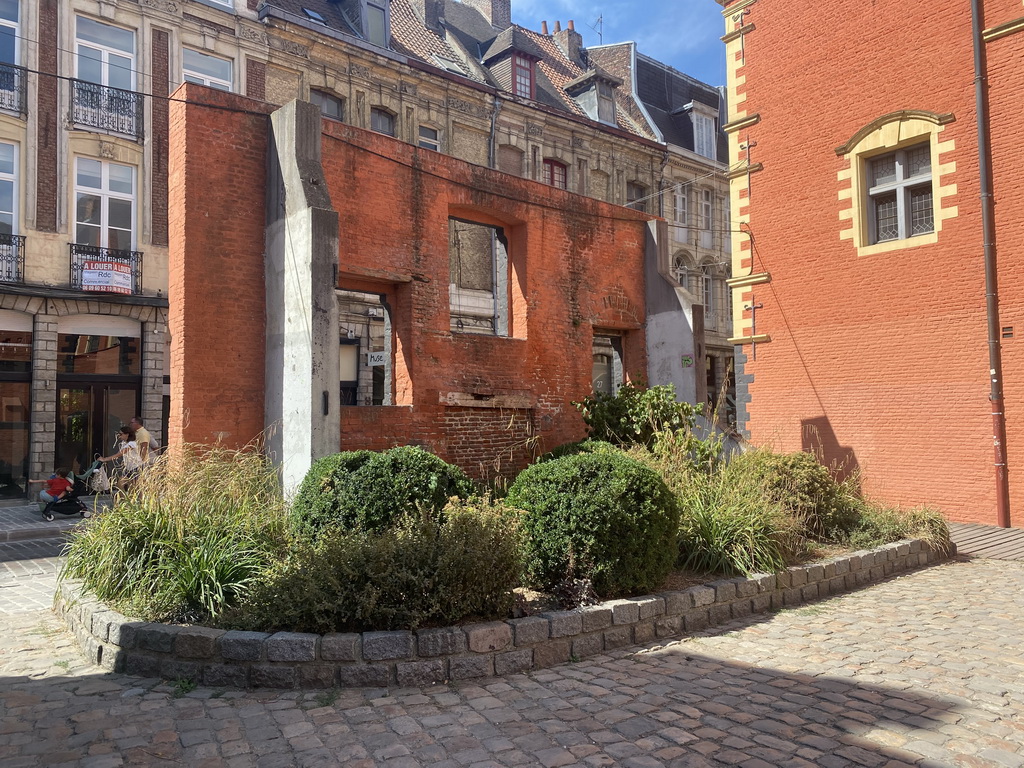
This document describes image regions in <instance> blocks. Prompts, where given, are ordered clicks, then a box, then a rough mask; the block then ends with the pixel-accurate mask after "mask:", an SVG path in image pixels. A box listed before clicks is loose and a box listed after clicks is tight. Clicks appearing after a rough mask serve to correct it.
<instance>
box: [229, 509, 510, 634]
mask: <svg viewBox="0 0 1024 768" xmlns="http://www.w3.org/2000/svg"><path fill="white" fill-rule="evenodd" d="M522 551H523V550H522V529H521V527H520V513H519V512H518V511H517V510H512V509H509V508H507V507H505V506H504V505H502V504H501V503H500V502H493V501H491V500H489V499H471V500H468V501H464V500H461V499H458V498H453V499H452V500H451V501H450V502H449V503H448V504H447V505H446V506H445V508H444V509H443V510H441V511H440V512H432V511H430V510H428V509H426V508H421V509H420V510H419V511H416V512H412V513H405V514H402V515H400V516H399V517H398V518H396V519H395V520H394V521H393V522H392V524H391V525H390V526H389V527H387V528H384V529H381V530H370V529H367V528H356V529H345V528H341V527H338V526H334V527H329V528H325V529H324V530H323V531H321V533H320V535H318V536H316V537H314V538H307V539H302V540H298V541H296V542H295V545H294V546H293V548H292V549H291V551H290V552H289V554H288V555H287V556H286V557H284V558H282V559H281V560H280V561H279V562H277V563H276V564H275V565H274V566H273V567H272V568H270V569H268V570H267V572H266V573H265V574H264V576H263V578H262V579H261V580H260V582H259V584H258V585H257V587H256V588H255V589H254V590H253V591H252V593H251V594H250V595H249V596H248V597H247V599H246V601H245V604H244V605H243V606H242V607H241V609H240V610H239V611H236V612H235V613H234V614H233V615H232V616H231V617H229V618H228V619H227V621H226V625H227V626H235V627H239V628H244V629H259V630H287V631H294V632H317V633H325V632H361V631H365V630H395V629H409V630H412V629H416V628H418V627H423V626H435V625H446V624H453V623H455V622H458V621H462V620H465V619H470V618H472V619H480V620H488V619H495V618H505V617H506V616H508V614H509V612H510V611H511V608H512V605H513V601H514V589H515V588H516V587H517V586H518V585H519V582H520V577H521V573H522Z"/></svg>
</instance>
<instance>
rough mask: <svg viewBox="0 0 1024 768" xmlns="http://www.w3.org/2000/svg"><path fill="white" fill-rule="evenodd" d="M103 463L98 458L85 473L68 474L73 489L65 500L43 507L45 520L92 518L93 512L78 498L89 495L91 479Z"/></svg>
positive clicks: (57, 500)
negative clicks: (62, 517)
mask: <svg viewBox="0 0 1024 768" xmlns="http://www.w3.org/2000/svg"><path fill="white" fill-rule="evenodd" d="M102 463H103V462H101V461H100V460H99V457H98V456H97V458H96V460H95V461H94V462H93V463H92V464H90V465H89V467H88V468H87V469H86V470H85V471H84V472H79V473H78V474H77V475H76V474H75V473H73V472H71V473H69V474H68V479H69V480H71V483H72V488H71V490H70V491H68V493H67V495H66V496H65V497H64V498H63V499H56V500H54V501H51V502H48V503H47V504H46V506H45V507H43V512H42V514H43V519H44V520H46V521H47V522H51V521H52V520H53V519H54V518H55V517H56V516H57V515H81V516H82V517H92V510H91V509H89V507H88V505H87V504H86V503H85V502H84V501H82V500H81V499H80V498H78V497H79V496H80V495H81V494H83V493H86V494H87V493H89V492H90V488H89V479H90V478H91V477H92V475H93V473H94V472H96V471H98V470H99V468H100V465H101V464H102Z"/></svg>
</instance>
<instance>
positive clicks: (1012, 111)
mask: <svg viewBox="0 0 1024 768" xmlns="http://www.w3.org/2000/svg"><path fill="white" fill-rule="evenodd" d="M985 5H986V6H988V8H989V18H988V19H987V20H986V26H994V25H996V24H999V23H1002V22H1005V21H1009V20H1010V19H1011V18H1016V17H1020V16H1021V15H1022V8H1021V6H1020V3H1019V2H1016V1H1015V0H1013V1H1011V0H988V1H987V2H986V3H985ZM736 6H737V3H729V4H728V6H727V8H726V11H727V13H728V12H729V11H730V9H731V8H734V7H736ZM748 10H749V13H747V15H746V17H745V19H744V21H745V23H746V24H753V25H754V29H753V31H750V32H749V33H748V34H746V35H745V38H744V46H743V48H744V58H743V59H742V61H743V65H742V66H741V67H740V68H739V70H738V74H739V75H740V76H741V77H744V78H745V83H744V84H743V85H741V86H740V87H739V92H740V93H745V94H746V97H747V98H746V101H745V102H743V108H744V109H745V110H746V112H747V114H748V115H753V114H758V115H760V118H761V119H760V122H758V123H757V124H756V125H753V126H751V127H749V128H744V129H742V130H741V131H740V137H741V139H742V141H745V142H746V141H749V142H755V143H756V146H753V147H752V148H751V160H752V162H755V163H763V165H764V170H763V171H760V172H757V173H754V174H752V177H751V191H750V198H749V201H748V205H747V207H746V209H741V210H745V212H747V213H749V215H750V231H751V233H752V235H753V240H754V243H755V246H754V248H753V251H752V253H753V263H752V264H749V263H748V264H747V265H745V266H749V267H751V268H752V269H753V271H754V272H762V271H765V272H769V273H770V274H771V282H770V283H768V284H765V285H758V286H755V287H753V288H752V289H745V291H744V293H743V296H742V301H743V303H744V304H748V303H750V301H751V296H756V301H757V302H758V303H761V304H763V308H762V309H760V310H759V311H758V314H757V328H756V332H757V333H758V334H761V333H764V334H769V335H770V336H771V341H770V343H766V344H761V345H758V347H757V360H756V361H753V360H752V359H751V354H750V353H751V348H750V346H749V345H747V346H745V347H744V350H743V351H744V353H746V362H745V365H744V370H743V374H744V375H746V376H748V377H752V378H751V379H750V380H749V383H748V388H749V394H750V398H751V399H750V402H749V404H748V405H747V408H748V411H749V421H748V423H747V425H746V426H747V428H748V429H749V432H750V436H751V439H752V440H753V441H754V442H755V443H760V444H771V445H774V446H775V447H777V448H779V449H782V450H799V449H805V450H807V449H819V450H822V451H823V453H824V457H825V459H826V460H827V461H835V462H841V463H843V464H844V465H845V466H847V467H850V468H858V469H859V470H860V471H861V472H862V476H863V485H864V490H865V491H866V493H867V494H868V495H870V496H874V497H877V498H880V499H883V500H885V501H888V502H891V503H894V504H896V503H898V504H902V505H917V504H932V505H935V506H937V507H939V508H940V509H942V510H943V511H944V512H945V513H946V514H947V515H948V517H949V518H950V519H951V520H958V521H976V522H985V523H995V514H996V513H995V480H994V471H993V466H992V465H993V447H992V428H991V416H990V404H989V399H988V395H989V377H988V368H989V365H988V350H987V345H986V339H987V335H986V317H985V282H984V271H983V260H982V256H983V250H982V246H983V243H982V232H981V220H980V203H979V185H978V153H977V125H976V122H975V108H974V87H973V85H974V82H973V81H974V74H973V62H972V44H971V19H970V3H966V2H952V0H944V1H943V2H938V3H927V4H926V3H911V4H910V5H908V4H906V3H902V4H898V5H897V4H892V3H849V2H839V1H838V0H826V2H824V3H817V4H815V5H814V7H813V9H812V8H810V7H808V6H806V5H802V4H799V3H792V2H785V1H784V0H759V2H757V3H755V4H753V5H750V6H749V7H748ZM1022 39H1024V35H1022V34H1021V33H1017V34H1016V35H1015V36H1012V37H1009V38H1004V39H1003V40H998V41H995V42H993V43H991V44H990V45H989V57H990V66H991V75H992V80H991V83H992V118H993V126H994V128H993V138H994V156H995V158H996V161H995V178H996V200H997V210H998V211H999V216H998V221H999V227H1000V232H999V253H1000V263H1001V275H1002V276H1003V286H1002V290H1003V294H1002V303H1003V322H1002V324H1003V325H1014V324H1016V325H1017V326H1018V331H1017V336H1018V337H1019V336H1020V335H1021V334H1024V324H1022V323H1021V320H1022V318H1021V317H1020V311H1021V310H1020V307H1021V301H1020V300H1021V298H1024V297H1022V296H1021V290H1022V288H1024V286H1022V281H1021V277H1020V275H1019V274H1016V273H1017V270H1016V265H1017V263H1019V261H1020V245H1019V243H1020V237H1019V233H1020V229H1021V223H1020V222H1021V221H1022V218H1021V215H1022V213H1024V211H1021V210H1020V207H1021V204H1020V202H1019V193H1018V194H1014V193H1016V192H1017V190H1018V189H1019V187H1020V186H1021V184H1022V183H1024V166H1021V165H1020V163H1018V162H1017V161H1016V154H1017V152H1016V150H1017V147H1019V145H1020V139H1021V136H1022V128H1021V126H1022V123H1021V122H1020V119H1019V117H1018V116H1017V114H1016V112H1017V111H1019V101H1020V97H1021V95H1022V94H1024V87H1022V86H1024V82H1022V74H1021V68H1020V66H1019V62H1020V61H1021V60H1022V59H1021V55H1022V53H1024V51H1022V48H1021V44H1022ZM905 109H916V110H928V111H931V112H935V113H953V115H954V116H955V122H953V123H951V124H949V125H946V126H945V130H944V132H943V133H942V134H941V135H940V141H942V142H946V141H950V140H952V141H955V143H956V147H955V150H954V151H953V152H952V153H950V155H949V157H948V158H947V156H945V155H944V156H943V160H944V161H947V160H948V159H952V160H954V161H955V163H956V171H955V173H953V174H947V175H943V176H942V177H941V180H940V183H941V184H943V185H946V184H953V183H955V184H956V188H957V193H956V195H955V196H954V197H953V198H952V199H951V200H947V201H946V202H945V203H944V205H946V206H948V205H950V204H953V205H956V206H957V208H958V214H959V215H958V216H957V217H956V218H954V219H950V220H947V221H945V222H944V224H943V227H942V230H941V232H940V233H939V236H938V242H937V243H936V244H933V245H923V246H918V247H911V248H905V249H900V250H895V251H890V252H887V253H882V254H877V255H871V256H858V254H857V252H856V249H855V247H854V245H853V243H852V241H850V240H840V237H839V233H840V231H841V230H842V229H845V228H848V226H849V223H848V222H847V221H841V220H840V217H839V214H840V211H841V210H843V209H846V208H848V207H849V203H848V201H842V200H841V199H840V197H839V192H840V190H841V189H842V188H843V187H844V186H848V184H847V185H844V184H841V183H840V182H839V181H838V179H837V174H838V173H839V172H840V171H841V170H842V169H843V168H845V167H846V166H847V160H846V159H845V158H841V157H838V156H837V154H836V152H835V148H836V147H838V146H840V145H843V144H845V143H846V142H847V141H849V140H850V138H851V137H852V136H853V135H854V134H855V133H856V132H857V131H858V130H859V129H860V128H862V127H864V126H866V125H867V124H869V123H870V122H872V121H873V120H875V119H876V118H879V117H881V116H883V115H885V114H887V113H891V112H895V111H898V110H905ZM733 152H734V153H735V149H734V150H733ZM741 154H742V157H741V156H740V155H734V157H732V158H731V161H732V162H734V163H735V162H737V161H739V160H741V159H742V158H745V153H741ZM745 183H746V182H745V179H744V181H743V184H744V186H745ZM1015 198H1016V199H1015ZM734 298H735V299H736V300H737V301H739V300H741V299H740V297H739V296H736V297H734ZM746 316H747V317H748V328H749V312H748V313H746ZM1020 343H1021V342H1020V341H1019V340H1017V339H1015V340H1010V341H1008V342H1007V343H1006V344H1005V345H1004V363H1005V380H1006V388H1007V414H1008V428H1009V429H1010V438H1009V442H1008V445H1009V460H1010V466H1011V489H1012V494H1013V503H1014V506H1015V507H1016V508H1018V509H1019V510H1020V514H1018V515H1017V516H1016V518H1015V522H1016V523H1017V524H1020V522H1021V520H1024V474H1022V472H1021V470H1020V469H1019V467H1021V466H1024V464H1022V462H1024V458H1022V457H1024V428H1022V427H1021V424H1020V418H1021V416H1022V415H1024V413H1022V405H1024V399H1022V398H1024V384H1022V378H1024V365H1022V359H1021V356H1020V352H1019V344H1020Z"/></svg>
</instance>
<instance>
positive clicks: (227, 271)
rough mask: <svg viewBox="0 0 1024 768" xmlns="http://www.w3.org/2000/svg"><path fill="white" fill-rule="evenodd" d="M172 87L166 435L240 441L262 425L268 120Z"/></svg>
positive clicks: (244, 106)
mask: <svg viewBox="0 0 1024 768" xmlns="http://www.w3.org/2000/svg"><path fill="white" fill-rule="evenodd" d="M173 96H174V101H172V102H171V104H170V137H171V142H170V159H169V225H170V235H171V236H170V251H169V262H170V263H169V265H168V272H169V274H168V299H169V301H170V311H169V316H168V324H169V327H170V333H171V415H170V424H169V435H168V442H169V443H170V444H181V443H182V442H202V443H210V442H215V441H216V440H218V439H220V440H222V441H223V442H224V443H225V444H227V445H243V444H245V443H246V442H248V441H249V440H251V439H252V438H253V437H255V436H257V435H259V434H260V433H261V432H262V430H263V394H264V385H263V382H264V363H263V333H264V327H265V319H264V318H265V307H264V305H265V299H264V282H263V230H264V217H265V210H264V188H265V186H266V160H267V132H268V126H269V122H270V121H269V118H268V117H267V115H266V110H265V109H264V106H263V105H262V104H261V103H259V102H255V101H252V100H251V99H246V98H244V97H242V96H237V95H234V94H230V93H224V92H222V91H217V90H213V89H209V88H203V87H201V86H195V85H191V84H185V85H182V86H181V87H179V88H178V89H177V90H175V92H174V94H173ZM185 102H188V103H185ZM200 102H201V103H200ZM204 104H206V105H209V106H204Z"/></svg>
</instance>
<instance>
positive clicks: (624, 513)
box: [505, 452, 679, 597]
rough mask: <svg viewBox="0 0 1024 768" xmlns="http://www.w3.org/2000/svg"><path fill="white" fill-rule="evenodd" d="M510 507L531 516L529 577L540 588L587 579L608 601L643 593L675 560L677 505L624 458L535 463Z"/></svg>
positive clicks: (647, 472) (514, 489) (527, 521)
mask: <svg viewBox="0 0 1024 768" xmlns="http://www.w3.org/2000/svg"><path fill="white" fill-rule="evenodd" d="M505 501H506V503H507V504H509V505H511V506H514V507H519V508H520V509H523V510H525V512H526V515H525V517H524V522H523V525H524V528H525V530H526V537H527V538H526V567H527V574H528V577H529V579H530V581H531V583H532V584H533V585H535V586H537V587H539V588H541V589H545V590H553V589H555V588H556V587H557V586H558V585H559V584H561V583H563V582H564V581H565V580H566V579H572V578H581V577H583V578H589V579H591V580H592V582H593V586H594V589H595V591H596V592H597V594H598V595H600V596H602V597H608V596H614V595H624V594H638V593H643V592H645V591H649V590H652V589H654V588H655V587H657V586H658V585H659V584H660V583H661V582H662V581H663V580H664V578H665V576H667V575H668V572H669V570H670V569H671V568H672V564H673V562H674V561H675V558H676V553H677V550H676V528H677V525H678V520H679V513H678V509H677V507H676V501H675V498H674V497H673V496H672V494H671V492H670V491H669V490H668V488H667V487H666V486H665V483H664V482H663V481H662V480H661V478H660V477H658V475H657V474H656V473H655V472H654V471H653V470H651V469H649V468H648V467H646V466H644V465H643V464H641V463H640V462H638V461H636V460H634V459H631V458H629V457H628V456H626V455H624V454H621V453H607V452H598V453H582V454H577V455H574V456H565V457H563V458H560V459H554V460H552V461H547V462H544V463H542V464H533V465H531V466H529V467H527V468H526V469H525V470H523V472H521V473H520V474H519V476H518V477H517V478H516V480H515V482H514V483H513V484H512V486H511V487H510V488H509V492H508V496H507V497H506V499H505Z"/></svg>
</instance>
